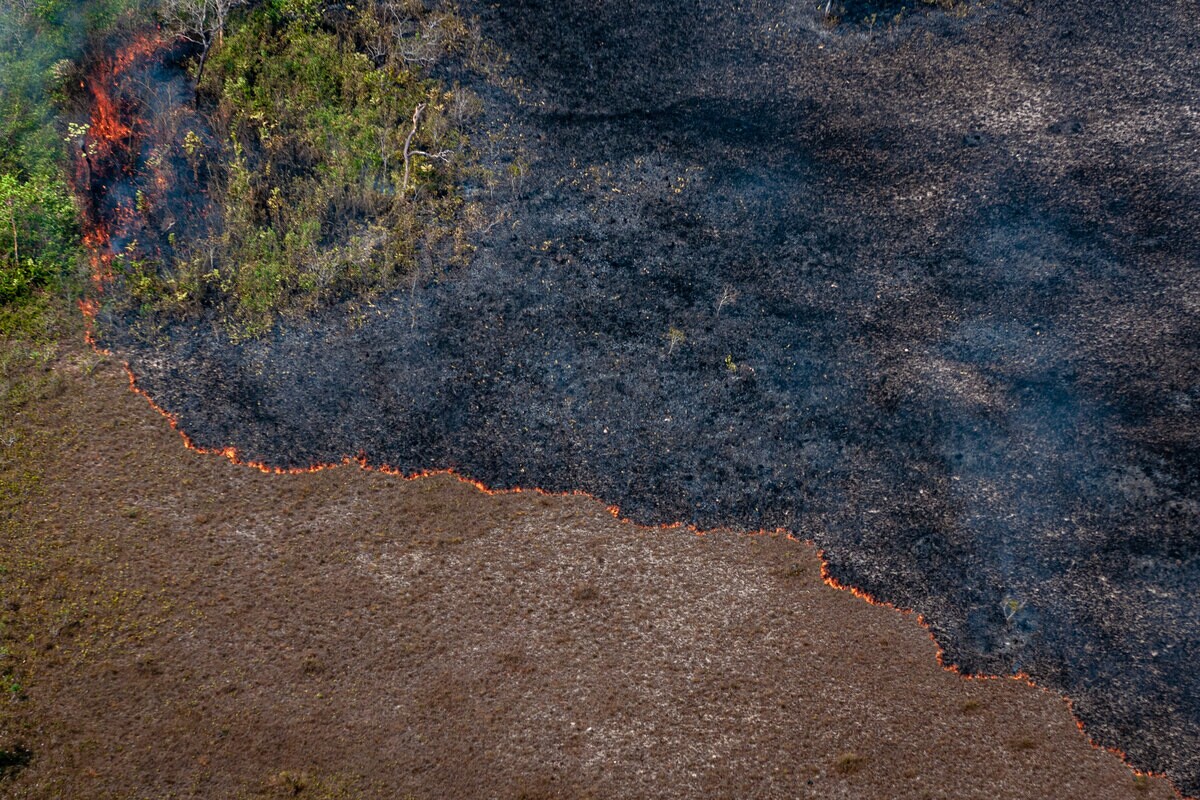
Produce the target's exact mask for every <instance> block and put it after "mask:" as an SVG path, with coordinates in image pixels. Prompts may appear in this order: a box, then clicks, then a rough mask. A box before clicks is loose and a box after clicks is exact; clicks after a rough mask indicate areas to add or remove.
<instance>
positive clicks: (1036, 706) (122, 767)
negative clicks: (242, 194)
mask: <svg viewBox="0 0 1200 800" xmlns="http://www.w3.org/2000/svg"><path fill="white" fill-rule="evenodd" d="M0 356H2V357H5V358H8V357H10V356H11V352H10V350H9V348H8V347H7V344H6V343H4V344H0ZM9 366H11V362H9ZM48 366H49V368H48V369H43V368H42V367H41V366H40V365H39V366H35V367H34V368H33V369H31V370H30V372H32V373H34V375H33V378H32V379H31V380H30V381H29V382H28V383H29V384H30V385H31V386H34V387H35V388H34V389H33V390H32V391H30V392H28V394H29V396H30V397H31V398H32V400H33V401H31V402H28V403H26V404H25V405H24V406H17V407H16V408H15V409H14V408H13V407H12V406H11V405H6V409H9V410H10V411H11V412H12V413H10V414H8V415H5V416H4V417H0V568H2V569H3V578H4V580H3V582H2V583H0V626H2V627H0V647H2V648H3V649H2V651H0V676H2V677H3V679H4V680H3V685H2V691H3V695H4V696H3V702H0V796H2V797H4V798H11V800H61V799H62V798H94V799H95V800H109V799H110V798H111V799H112V800H116V799H117V798H145V797H153V798H163V799H164V800H165V799H166V798H178V799H180V800H182V798H221V799H222V800H227V799H230V798H234V799H236V800H282V798H300V799H301V800H351V798H354V799H355V800H367V799H368V798H370V799H371V800H375V798H378V799H379V800H395V798H414V799H415V800H426V799H428V800H438V799H440V798H480V797H492V798H499V799H500V800H520V799H521V798H525V800H528V798H547V799H549V798H591V797H621V798H643V797H645V798H653V797H668V796H669V797H673V798H713V797H730V798H733V797H764V798H809V797H811V798H818V797H821V798H828V797H889V798H914V800H916V799H917V798H956V800H964V799H966V798H978V799H979V800H990V798H995V797H1006V798H1029V800H1036V799H1037V798H1045V797H1056V798H1072V799H1073V800H1074V799H1076V798H1077V799H1078V800H1133V799H1134V798H1156V799H1157V800H1167V798H1170V797H1173V796H1174V794H1173V792H1172V791H1171V789H1170V787H1169V786H1168V785H1167V783H1166V782H1165V781H1162V780H1157V779H1147V778H1145V777H1138V776H1134V775H1133V774H1132V773H1131V772H1130V771H1129V769H1128V768H1126V767H1125V766H1123V765H1122V764H1121V763H1120V762H1119V761H1118V759H1117V758H1115V757H1114V756H1112V755H1110V754H1108V753H1105V752H1103V751H1101V750H1098V749H1095V748H1092V747H1090V746H1089V745H1088V743H1087V741H1086V739H1085V737H1084V736H1083V734H1081V733H1080V732H1079V731H1078V730H1077V728H1076V726H1075V724H1074V722H1073V720H1072V719H1071V717H1070V714H1069V713H1068V709H1067V706H1066V704H1065V703H1064V702H1063V701H1062V700H1061V699H1060V698H1058V697H1056V696H1055V695H1053V694H1052V693H1048V692H1043V691H1038V690H1037V689H1034V688H1032V687H1030V686H1028V685H1026V683H1025V682H1023V681H1016V680H979V681H969V680H963V679H961V678H960V677H958V676H957V675H954V674H952V673H950V672H947V671H945V670H943V669H941V668H940V667H939V666H938V664H937V662H936V660H935V649H936V648H935V646H934V644H933V642H932V641H931V640H930V638H929V636H928V634H927V633H926V631H924V630H923V629H922V628H921V627H920V626H919V625H918V624H917V622H916V620H915V619H914V618H913V616H912V615H901V614H897V613H895V612H894V611H892V610H889V609H886V608H878V607H874V606H871V605H868V604H867V603H863V602H861V601H860V600H857V599H855V598H854V597H852V596H851V595H850V594H849V593H848V592H842V591H836V590H834V589H832V588H830V587H829V586H827V585H826V584H825V583H824V582H823V581H822V578H821V573H820V565H819V563H818V560H817V558H816V554H815V552H814V549H813V547H812V546H811V545H809V544H805V543H802V542H798V541H794V540H791V539H789V538H787V537H785V536H747V535H742V534H738V533H736V532H733V531H714V532H711V533H709V534H708V535H705V536H697V535H695V534H694V533H692V532H690V531H687V530H684V529H667V530H664V529H645V528H638V527H637V526H635V525H632V524H629V523H622V522H618V521H617V520H615V519H613V517H612V515H611V514H610V513H609V512H608V510H606V509H605V508H604V507H603V505H602V504H600V503H598V502H596V501H595V500H593V499H590V498H584V497H548V496H544V495H538V494H533V493H523V494H501V495H489V494H486V493H485V492H482V491H480V490H479V489H477V488H475V487H473V486H470V485H467V484H465V483H462V482H460V481H457V480H455V479H453V478H451V477H448V476H434V477H431V478H423V479H419V480H413V481H406V480H403V479H401V478H398V477H396V476H390V475H384V474H378V473H370V472H365V471H363V470H360V469H358V468H357V467H355V466H349V467H342V468H337V469H330V470H325V471H321V472H318V473H314V474H300V475H265V474H262V473H260V472H258V471H256V470H254V469H248V468H245V467H239V466H234V465H232V464H229V463H228V462H226V461H225V460H224V459H221V458H218V457H214V456H206V455H200V454H197V453H194V452H190V451H188V450H185V449H184V448H182V447H180V445H179V437H178V436H177V435H176V434H175V433H174V432H172V431H171V430H170V429H169V428H168V427H167V426H166V425H164V424H163V420H162V418H161V417H160V416H159V415H158V414H157V413H155V412H154V411H153V410H151V409H150V407H149V406H148V405H147V404H146V403H145V402H144V401H143V400H142V399H141V398H139V397H137V396H136V395H133V394H131V393H130V392H129V391H128V384H127V381H126V376H125V373H124V372H123V371H122V370H121V368H120V366H119V365H118V364H117V363H116V362H115V360H111V359H110V360H105V359H98V358H97V357H96V356H95V355H94V354H92V353H91V352H89V351H87V350H86V349H84V348H83V347H82V346H80V345H75V346H73V347H66V348H64V349H63V350H62V351H61V352H60V353H59V355H58V357H57V358H53V359H52V360H51V361H50V363H49V365H48ZM11 374H12V372H11V371H9V372H8V373H6V375H11ZM8 399H9V398H8V397H6V400H8ZM14 685H17V688H16V689H14V688H13V686H14Z"/></svg>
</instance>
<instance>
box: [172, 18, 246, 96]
mask: <svg viewBox="0 0 1200 800" xmlns="http://www.w3.org/2000/svg"><path fill="white" fill-rule="evenodd" d="M245 4H246V0H165V2H164V3H163V5H162V11H161V12H160V14H161V16H162V21H163V23H164V24H165V25H166V26H167V28H168V29H170V30H171V31H173V32H174V33H175V34H176V35H177V36H179V37H181V38H183V39H186V40H187V41H189V42H193V43H195V44H196V45H198V46H199V47H200V62H199V65H198V66H197V67H196V83H197V84H199V83H200V79H201V78H203V77H204V64H205V62H207V61H208V54H209V53H210V52H211V51H212V48H213V45H214V44H218V43H219V42H220V41H221V37H222V36H224V34H225V23H226V22H227V21H228V20H229V12H230V11H232V10H233V9H234V8H236V7H237V6H241V5H245Z"/></svg>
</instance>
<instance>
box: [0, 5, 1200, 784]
mask: <svg viewBox="0 0 1200 800" xmlns="http://www.w3.org/2000/svg"><path fill="white" fill-rule="evenodd" d="M396 10H398V12H402V13H401V18H402V19H403V22H402V29H401V31H400V32H399V33H395V32H393V33H392V34H391V35H390V38H389V41H400V42H408V43H409V44H416V43H421V42H424V41H426V40H427V39H428V38H429V37H427V36H425V34H424V33H422V31H424V30H425V29H424V28H422V27H421V26H422V25H426V24H428V20H429V19H430V16H429V15H437V14H452V17H448V18H446V19H453V20H455V21H456V22H455V23H454V25H452V26H450V27H452V28H453V30H454V31H456V32H457V33H455V34H454V36H451V37H450V38H449V39H447V40H439V45H438V50H437V55H436V57H434V56H429V57H428V58H424V60H421V59H415V58H409V57H407V56H406V57H404V58H401V59H400V61H399V62H397V61H389V59H387V58H384V57H382V56H380V55H378V54H377V55H374V56H373V55H372V50H371V42H372V39H371V37H370V35H369V34H364V33H362V28H361V27H360V26H361V25H362V24H364V23H363V22H362V20H361V19H360V18H359V17H358V16H356V15H357V14H358V13H359V11H358V10H356V11H355V12H354V13H353V14H352V13H351V10H350V9H348V7H347V8H343V7H340V6H332V5H310V6H305V5H303V4H300V5H297V4H294V3H282V2H281V3H273V4H257V5H254V6H247V7H244V8H241V9H234V10H233V11H232V12H231V14H230V16H229V26H228V28H227V30H226V31H225V33H224V35H223V36H222V37H220V42H219V44H214V45H213V46H212V52H211V54H210V55H208V56H206V57H205V58H203V59H199V58H198V55H199V54H200V53H201V52H204V51H203V46H202V45H201V46H200V47H201V50H200V51H198V50H197V45H196V43H195V42H192V43H190V44H189V43H186V42H184V43H179V42H178V41H175V40H171V42H172V43H169V44H168V46H165V47H163V46H160V45H158V44H155V45H154V46H152V47H141V46H140V45H139V44H137V43H138V42H142V41H144V40H143V39H139V38H138V36H140V35H142V34H139V33H137V32H136V31H134V30H132V29H130V30H128V31H120V32H119V35H114V38H113V39H112V40H111V41H107V42H103V43H101V44H98V45H96V47H97V48H99V49H96V50H94V51H91V55H90V56H89V55H88V54H87V53H85V54H83V55H82V56H80V57H79V59H77V60H76V61H72V62H70V63H73V64H77V65H80V66H79V68H80V69H82V70H83V73H82V77H83V81H82V83H83V84H84V91H83V92H81V93H75V92H74V90H72V92H70V93H68V95H69V96H68V97H67V100H66V103H65V105H66V106H68V107H69V106H70V105H71V103H74V104H75V105H74V108H75V109H76V113H77V114H78V119H77V120H76V122H75V124H76V125H79V126H83V125H86V124H90V125H91V126H92V127H91V128H88V129H87V130H84V129H82V128H79V129H68V131H67V133H68V136H69V135H70V134H71V133H72V131H75V133H77V134H78V137H77V140H76V141H75V142H74V143H72V144H71V147H73V148H79V152H77V153H75V152H73V153H72V154H71V161H72V167H71V169H72V175H73V185H74V187H75V189H76V192H77V196H78V197H79V198H80V199H79V202H80V203H81V204H82V207H83V221H84V229H85V240H87V241H88V243H89V256H88V259H90V262H91V264H90V266H91V272H92V276H93V284H94V285H93V287H92V288H91V289H89V290H88V291H87V296H88V300H87V302H86V304H85V305H86V308H87V310H88V313H89V315H91V316H93V317H94V321H93V326H94V327H93V330H94V335H95V336H97V337H98V338H99V340H100V342H101V343H102V345H103V346H104V347H107V348H110V349H111V350H112V351H113V352H114V353H116V354H118V355H119V356H120V357H122V358H125V359H128V361H129V363H130V366H131V369H132V371H133V373H134V374H135V375H136V377H137V381H138V385H139V387H140V388H142V389H143V390H145V391H146V392H148V394H149V396H150V397H151V398H152V399H153V400H154V401H155V402H156V403H157V404H159V405H160V406H161V407H162V408H163V409H164V410H166V411H167V412H168V413H170V414H171V415H173V417H174V419H175V420H176V421H177V424H178V426H179V427H180V429H181V430H182V431H183V432H185V433H186V434H187V435H188V436H189V437H190V439H191V441H192V442H193V443H194V444H195V445H196V446H198V447H201V448H206V449H210V450H215V451H224V452H227V453H228V452H234V453H235V456H236V458H238V459H240V460H244V461H253V462H258V463H261V464H264V465H267V466H271V467H287V468H303V467H308V466H313V465H319V464H325V463H340V462H342V461H343V460H344V459H346V458H355V457H361V458H362V459H365V461H366V462H368V463H371V464H374V465H386V466H389V467H392V468H394V469H397V470H400V471H403V472H420V471H425V470H431V469H453V470H455V471H457V472H459V473H460V474H463V475H465V476H468V477H470V478H473V479H476V480H479V481H481V482H483V483H484V484H486V485H488V486H491V487H495V488H506V487H540V488H543V489H546V490H548V491H576V490H583V491H586V492H588V493H591V494H593V495H595V496H596V497H598V498H600V499H601V500H602V501H604V502H606V503H612V504H615V505H617V506H619V508H620V510H621V513H622V514H623V515H625V516H628V517H630V518H632V519H633V520H635V521H638V522H644V523H669V522H685V523H690V524H693V525H696V526H698V527H701V528H713V527H718V526H728V527H732V528H735V529H739V530H759V529H765V530H776V529H782V530H788V531H793V532H795V533H796V534H797V535H799V536H801V537H803V538H807V539H811V540H812V541H814V542H815V543H816V544H817V546H818V547H820V548H821V549H822V550H823V552H824V556H825V558H826V559H827V562H828V568H829V570H830V572H831V574H832V576H833V577H834V578H835V579H836V580H837V581H839V582H842V583H844V584H846V585H850V586H854V587H857V588H858V589H859V590H861V591H863V592H866V593H869V594H870V595H872V596H873V597H875V598H877V599H879V600H883V601H888V602H891V603H894V604H897V605H900V606H902V607H906V608H912V609H914V610H916V611H917V612H919V613H920V614H921V615H922V616H923V618H924V619H925V620H926V621H927V623H928V624H929V625H930V627H931V630H932V632H933V633H934V635H935V636H936V638H937V641H938V643H939V644H940V645H941V646H942V647H943V648H944V657H945V660H946V661H947V663H949V664H952V665H954V666H956V667H957V668H958V669H959V670H960V671H963V672H967V673H973V672H982V673H989V674H1000V675H1004V674H1027V675H1029V676H1030V677H1031V678H1032V679H1033V680H1034V681H1036V682H1037V683H1039V684H1040V685H1042V686H1046V687H1050V688H1051V689H1053V690H1055V691H1060V692H1063V693H1065V694H1067V695H1068V696H1070V697H1071V698H1072V700H1073V703H1074V711H1075V713H1076V714H1077V716H1078V717H1079V719H1080V720H1081V721H1082V723H1083V725H1084V726H1085V729H1086V731H1087V733H1088V734H1089V735H1090V736H1091V737H1092V738H1093V739H1094V740H1095V741H1097V742H1098V743H1100V744H1102V745H1105V746H1109V747H1116V748H1120V749H1121V750H1123V751H1124V752H1125V753H1127V755H1128V758H1129V760H1130V762H1131V763H1132V764H1134V765H1136V766H1138V767H1141V768H1143V769H1153V770H1157V771H1161V772H1164V773H1165V774H1167V775H1168V776H1170V777H1171V778H1172V779H1173V780H1174V781H1175V782H1176V784H1177V785H1178V786H1180V787H1181V788H1182V789H1183V790H1184V792H1186V793H1188V794H1190V795H1196V794H1200V700H1198V698H1200V685H1198V684H1197V680H1198V679H1197V677H1196V675H1195V673H1194V670H1193V669H1192V665H1193V664H1194V663H1196V662H1197V659H1198V657H1200V653H1198V652H1197V648H1198V647H1200V642H1198V636H1200V606H1198V605H1197V602H1198V601H1197V595H1196V591H1195V590H1196V587H1197V586H1198V585H1200V555H1198V553H1197V548H1198V547H1200V540H1198V537H1200V468H1198V466H1197V465H1198V464H1200V452H1197V449H1196V447H1197V445H1196V443H1197V442H1198V441H1200V438H1198V434H1200V426H1198V414H1200V410H1198V407H1197V404H1200V366H1198V363H1200V362H1198V361H1197V346H1198V343H1200V328H1198V325H1197V313H1198V310H1200V305H1198V304H1200V294H1198V293H1200V287H1198V286H1197V280H1198V274H1197V264H1198V257H1200V247H1198V246H1197V245H1198V241H1197V234H1196V231H1197V230H1198V227H1197V223H1198V222H1200V219H1198V218H1197V217H1198V214H1200V212H1198V211H1197V209H1200V203H1198V202H1197V199H1198V198H1197V197H1196V194H1197V188H1198V186H1200V183H1198V178H1200V176H1198V175H1197V170H1198V169H1200V167H1198V165H1197V162H1196V159H1195V145H1196V138H1197V133H1196V116H1195V115H1196V111H1195V109H1196V108H1197V107H1200V106H1198V105H1197V101H1198V100H1200V98H1197V92H1198V90H1197V87H1196V84H1195V81H1194V77H1193V76H1194V75H1195V74H1197V73H1196V68H1197V66H1200V65H1198V64H1197V61H1198V60H1200V56H1198V55H1197V50H1196V47H1197V45H1196V42H1197V41H1198V40H1200V36H1198V35H1197V34H1200V30H1198V28H1200V23H1198V22H1197V20H1196V18H1195V15H1194V13H1192V10H1190V9H1189V7H1188V6H1187V5H1186V4H1184V3H1181V2H1171V1H1170V0H1157V1H1156V2H1149V3H1143V2H1132V1H1130V2H1116V3H1109V4H1104V5H1102V6H1095V5H1094V4H1088V3H1083V2H1076V0H1067V1H1066V2H1059V3H1053V4H1051V3H1038V2H1001V0H995V2H955V3H949V2H947V3H925V2H920V3H915V2H914V3H890V4H888V3H849V2H845V3H840V4H839V3H833V4H822V5H821V6H819V7H818V6H815V4H807V3H795V2H786V1H785V0H756V1H755V2H744V3H739V4H731V3H728V2H717V0H711V1H705V2H699V3H696V2H689V3H682V2H675V0H654V1H653V2H652V1H651V0H639V1H638V2H635V3H633V4H624V5H618V4H611V3H597V2H590V1H589V0H566V1H565V2H553V3H551V2H539V0H522V1H521V2H514V3H504V4H498V5H497V4H484V3H473V2H465V3H462V4H461V5H460V7H458V8H455V9H453V10H451V9H449V7H443V6H439V5H437V4H422V5H420V6H419V7H418V6H416V5H412V6H409V5H402V6H398V7H396ZM394 19H396V18H395V17H394V16H388V15H386V14H385V15H383V16H382V17H379V16H376V17H374V20H375V23H376V24H383V23H387V24H393V21H394ZM381 20H382V22H381ZM369 23H370V20H368V21H367V24H369ZM439 29H440V28H439ZM447 29H448V30H449V29H450V28H447ZM280 31H285V32H286V33H285V34H284V36H283V41H280V40H279V39H278V36H277V34H278V33H279V32H280ZM293 37H295V41H296V42H298V43H302V46H300V47H298V48H297V49H296V50H294V51H293V50H290V49H289V48H290V47H291V45H289V44H288V42H289V41H291V40H292V39H293ZM443 44H444V46H443ZM131 46H132V47H133V48H134V49H133V50H128V49H125V50H123V49H122V48H129V47H131ZM122 52H127V53H130V54H131V57H130V59H128V60H127V61H123V60H121V59H120V58H119V57H118V58H117V60H116V61H112V60H111V59H112V58H113V54H114V53H117V54H119V53H122ZM262 53H271V54H273V56H274V58H272V59H270V64H267V63H265V62H259V61H256V59H259V58H260V56H261V54H262ZM355 53H357V54H358V56H362V58H360V57H358V56H356V55H354V54H355ZM312 54H321V57H320V58H310V57H309V56H310V55H312ZM89 58H90V60H89ZM105 59H110V60H108V61H106V60H105ZM364 59H365V61H364ZM201 60H203V62H204V63H205V64H206V66H205V67H204V69H203V72H202V73H201V70H200V67H199V64H200V61H201ZM401 62H402V66H404V69H405V70H408V69H409V68H410V67H411V68H414V69H415V68H416V67H417V66H419V67H420V69H419V70H417V71H415V72H413V73H412V74H409V73H408V72H407V71H406V72H405V73H404V76H400V75H399V73H398V72H397V70H398V66H397V65H398V64H401ZM272 65H281V66H272ZM331 71H334V72H336V75H337V80H332V78H331ZM380 75H382V76H383V77H382V78H381V77H380ZM147 76H151V77H152V79H151V80H149V81H147ZM242 77H245V78H246V79H247V81H250V78H254V80H253V82H252V84H253V85H251V83H249V82H248V83H246V84H245V85H243V86H240V87H239V85H238V80H239V78H242ZM196 78H199V88H198V90H193V86H194V83H195V79H196ZM310 80H311V83H310V82H309V81H310ZM377 80H385V81H395V82H394V83H387V88H386V90H385V89H381V88H379V87H378V86H377V85H376V84H375V83H372V82H373V81H377ZM331 81H332V82H331ZM148 82H149V83H150V84H152V85H155V86H164V85H166V86H174V87H178V94H176V95H173V96H167V95H163V94H162V93H161V92H160V93H159V94H157V95H156V94H154V93H149V94H147V93H145V92H144V91H143V87H144V86H145V85H146V84H147V83H148ZM293 82H294V83H295V84H296V86H297V87H299V88H297V90H296V91H295V92H294V93H293V92H288V91H287V90H286V89H287V87H288V86H289V85H291V84H292V83H293ZM98 87H102V89H103V90H98ZM111 87H116V88H117V89H119V90H120V91H119V92H118V93H117V94H116V95H115V96H116V97H117V99H118V101H119V102H117V103H116V105H115V106H113V108H115V114H114V115H113V116H112V117H111V119H113V120H116V121H117V122H118V123H119V124H120V125H121V126H124V128H126V129H127V130H128V131H129V133H128V134H126V133H125V132H124V131H122V130H120V129H117V133H118V135H117V136H115V137H114V136H109V135H108V134H107V133H105V131H104V130H102V126H101V127H97V124H96V123H97V122H98V121H103V120H104V119H105V116H104V113H105V112H104V111H103V109H104V108H105V107H106V106H105V102H104V101H105V99H106V98H107V99H112V97H109V96H108V95H105V92H106V91H108V89H109V88H111ZM393 89H395V91H393ZM172 91H175V90H172ZM435 92H437V93H439V94H437V95H436V96H435V94H434V93H435ZM447 93H449V97H447ZM292 94H294V95H295V97H294V98H292V97H291V95H292ZM454 98H460V99H461V101H462V103H463V104H464V105H462V106H461V107H458V106H455V105H454V104H453V102H452V100H453V99H454ZM385 101H386V102H385ZM389 103H391V104H393V105H388V104H389ZM422 105H423V106H424V108H425V109H426V110H425V111H424V112H422V114H418V113H417V108H418V107H419V106H422ZM439 105H440V106H442V108H438V106H439ZM455 108H458V110H457V111H455V110H454V109H455ZM316 112H321V113H316ZM435 112H436V114H437V115H445V116H440V117H439V116H436V115H435ZM424 114H428V115H429V116H423V115H424ZM193 119H194V120H195V123H194V124H193ZM356 119H357V120H358V122H354V120H356ZM439 120H441V121H440V122H439ZM201 122H202V123H203V125H201V124H200V123H201ZM380 131H383V132H384V136H383V138H382V139H378V138H375V139H372V137H371V134H376V135H377V134H378V133H379V132H380ZM189 132H191V133H192V134H193V137H192V138H191V139H189V138H188V133H189ZM409 132H412V137H413V138H409V136H408V134H409ZM189 142H191V144H189ZM414 142H415V143H416V144H414ZM343 145H344V148H345V149H343V150H339V149H338V147H342V146H343ZM377 145H378V147H376V146H377ZM404 147H407V148H408V150H407V152H408V155H409V158H407V159H403V160H404V161H407V162H409V163H408V164H407V166H408V169H403V168H402V167H403V165H402V164H401V163H400V162H399V161H397V157H398V155H400V156H402V155H403V153H404V150H403V148H404ZM89 148H93V150H92V151H91V152H89ZM413 149H417V150H420V151H421V153H423V154H418V155H414V153H413ZM414 159H415V160H414ZM81 170H82V171H83V172H82V173H81ZM81 174H83V175H84V179H83V180H82V181H81V180H80V178H79V176H80V175H81ZM405 174H407V177H405ZM160 177H162V182H163V183H165V184H166V186H167V187H169V188H170V191H169V192H167V191H163V192H162V193H160V194H156V191H158V187H159V184H160V180H159V178H160ZM23 180H24V179H23ZM26 183H28V181H26ZM38 202H39V203H41V202H42V201H40V200H39V201H38ZM46 205H47V206H49V205H50V204H49V203H48V202H47V203H46ZM185 234H186V235H185ZM89 235H90V239H89V238H88V236H89ZM16 239H17V237H14V241H16ZM0 241H2V239H0ZM88 259H85V260H88ZM14 263H21V262H19V261H17V260H15V259H14ZM31 274H32V273H31ZM22 280H25V279H22ZM38 280H41V279H29V280H25V283H26V284H31V285H32V284H36V283H37V281H38ZM22 291H24V290H22ZM30 296H32V295H30ZM846 763H847V764H851V763H856V762H854V761H853V759H851V760H849V761H847V762H846ZM847 769H848V770H853V767H848V768H847Z"/></svg>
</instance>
